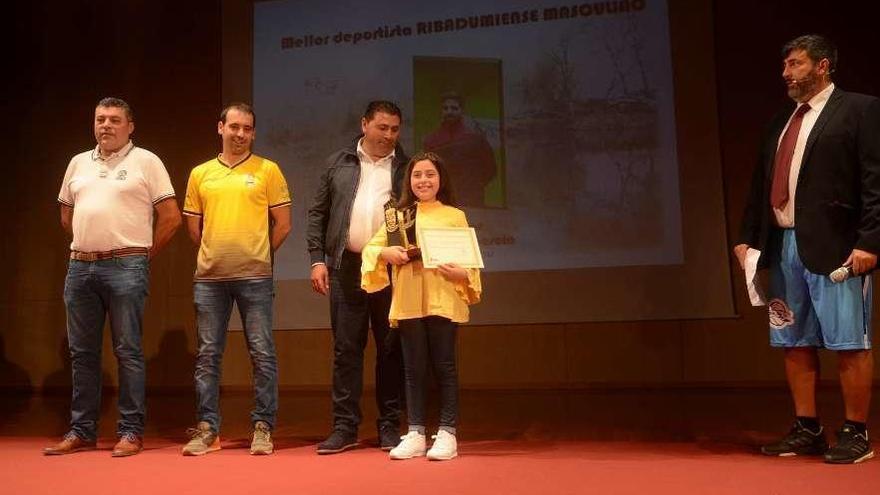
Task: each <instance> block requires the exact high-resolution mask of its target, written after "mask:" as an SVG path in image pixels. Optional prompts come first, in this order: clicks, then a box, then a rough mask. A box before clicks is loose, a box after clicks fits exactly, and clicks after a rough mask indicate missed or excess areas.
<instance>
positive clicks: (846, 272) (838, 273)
mask: <svg viewBox="0 0 880 495" xmlns="http://www.w3.org/2000/svg"><path fill="white" fill-rule="evenodd" d="M853 275H855V273H854V272H853V269H852V267H851V266H842V267H840V268H838V269H837V270H834V271H833V272H831V273H829V274H828V277H829V278H830V279H831V281H832V282H834V283H835V284H839V283H841V282H843V281H844V280H846V279H848V278H850V277H852V276H853Z"/></svg>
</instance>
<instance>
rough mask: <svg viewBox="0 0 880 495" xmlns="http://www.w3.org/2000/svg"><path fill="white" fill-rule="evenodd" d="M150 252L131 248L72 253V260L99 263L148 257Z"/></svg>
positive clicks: (142, 248)
mask: <svg viewBox="0 0 880 495" xmlns="http://www.w3.org/2000/svg"><path fill="white" fill-rule="evenodd" d="M149 254H150V250H149V249H147V248H145V247H129V248H122V249H114V250H112V251H98V252H92V253H84V252H82V251H71V252H70V259H72V260H77V261H98V260H109V259H112V258H121V257H123V256H147V255H149Z"/></svg>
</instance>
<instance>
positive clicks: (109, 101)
mask: <svg viewBox="0 0 880 495" xmlns="http://www.w3.org/2000/svg"><path fill="white" fill-rule="evenodd" d="M98 107H105V108H121V109H122V110H124V111H125V118H127V119H128V121H129V122H134V112H132V111H131V106H130V105H129V104H128V103H126V102H125V100H122V99H120V98H114V97H112V96H108V97H106V98H101V99H100V100H99V101H98V104H97V105H95V108H98Z"/></svg>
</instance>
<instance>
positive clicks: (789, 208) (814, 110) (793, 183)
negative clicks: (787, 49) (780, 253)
mask: <svg viewBox="0 0 880 495" xmlns="http://www.w3.org/2000/svg"><path fill="white" fill-rule="evenodd" d="M832 91H834V83H832V84H829V85H828V87H827V88H825V89H823V90H822V91H820V92H819V94H817V95H816V96H814V97H812V98H810V101H808V102H807V103H809V105H810V109H809V110H807V111H806V113H804V119H803V120H802V121H801V129H800V132H798V138H797V142H796V143H795V145H794V155H793V156H792V157H791V170H790V172H789V175H788V202H787V203H785V206H784V207H783V208H782V209H781V210H780V209H777V208H773V215H774V216H775V217H776V225H778V226H780V227H782V228H792V227H794V204H795V201H796V199H795V196H796V193H797V181H798V176H799V175H800V173H801V162H802V161H803V159H804V148H805V147H806V146H807V138H809V137H810V131H812V130H813V126H814V125H816V120H817V119H818V118H819V114H821V113H822V109H824V108H825V104H826V103H828V98H829V97H831V92H832ZM801 105H803V103H799V104H798V106H797V107H796V108H795V110H794V112H792V113H791V115H792V116H794V113H795V112H796V111H797V109H798V108H800V107H801ZM790 124H791V116H789V117H788V123H787V124H785V128H784V129H782V133H780V134H779V141H777V142H776V148H777V150H778V149H779V143H781V142H782V136H784V135H785V131H786V130H787V129H788V126H789V125H790Z"/></svg>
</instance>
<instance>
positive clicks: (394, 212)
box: [384, 200, 422, 261]
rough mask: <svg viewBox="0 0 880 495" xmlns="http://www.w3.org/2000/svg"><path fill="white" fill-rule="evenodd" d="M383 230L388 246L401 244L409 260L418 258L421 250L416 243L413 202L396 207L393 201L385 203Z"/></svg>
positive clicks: (415, 210) (416, 209) (415, 208)
mask: <svg viewBox="0 0 880 495" xmlns="http://www.w3.org/2000/svg"><path fill="white" fill-rule="evenodd" d="M384 208H385V230H386V231H387V232H388V245H389V246H403V247H404V248H406V255H407V256H408V257H409V259H410V261H414V260H417V259H420V258H421V257H422V250H421V249H419V246H418V245H417V244H416V212H417V211H418V207H417V205H416V204H415V203H413V204H411V205H409V206H407V207H405V208H400V209H398V208H397V207H395V206H394V201H393V200H390V201H388V202H387V203H385V207H384Z"/></svg>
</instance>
